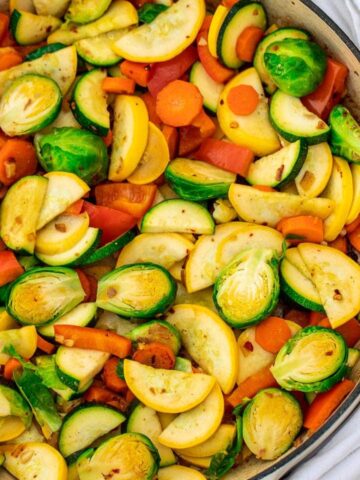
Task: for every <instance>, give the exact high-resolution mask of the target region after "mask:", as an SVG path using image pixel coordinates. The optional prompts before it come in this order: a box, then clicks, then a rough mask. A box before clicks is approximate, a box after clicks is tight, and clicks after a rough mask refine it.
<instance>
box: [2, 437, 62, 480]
mask: <svg viewBox="0 0 360 480" xmlns="http://www.w3.org/2000/svg"><path fill="white" fill-rule="evenodd" d="M4 467H5V468H6V470H7V471H8V472H10V473H11V475H14V477H15V478H17V479H18V480H30V478H31V479H36V480H50V479H51V480H67V466H66V463H65V460H64V459H63V457H62V456H61V455H60V453H59V452H58V451H57V450H56V449H55V448H54V447H51V446H50V445H48V444H47V443H37V442H29V443H23V444H21V445H17V446H16V447H14V448H13V449H10V450H9V451H6V452H5V462H4Z"/></svg>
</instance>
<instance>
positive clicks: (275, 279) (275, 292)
mask: <svg viewBox="0 0 360 480" xmlns="http://www.w3.org/2000/svg"><path fill="white" fill-rule="evenodd" d="M247 252H250V256H253V257H254V259H255V261H256V262H258V263H259V262H261V263H263V265H264V267H265V268H266V270H267V273H268V274H270V275H271V276H272V284H273V285H272V290H271V291H270V292H269V294H268V296H267V298H266V299H265V301H264V302H263V305H262V308H261V310H259V311H258V312H257V313H254V312H253V311H249V314H248V317H247V318H246V317H245V318H242V319H241V320H240V319H239V318H235V317H234V316H233V315H231V314H230V313H229V312H228V311H227V308H226V305H224V304H223V302H222V301H221V300H220V298H219V296H220V290H221V289H222V286H223V283H224V282H225V281H226V280H227V279H228V278H231V277H232V276H235V275H236V273H237V271H238V269H239V268H240V269H242V268H244V267H241V264H242V263H243V257H244V255H247ZM259 252H260V249H249V250H245V251H244V252H243V253H240V254H239V255H238V256H237V257H235V259H234V260H233V261H232V262H230V263H229V264H228V265H227V266H226V267H225V268H224V269H223V270H222V271H221V272H220V274H219V275H218V277H217V279H216V281H215V285H214V290H213V301H214V304H215V306H216V308H217V310H218V312H219V314H220V316H221V317H222V318H223V320H225V322H226V323H228V324H229V325H230V326H232V327H234V328H245V327H249V326H251V325H256V324H257V323H259V322H260V321H261V320H263V319H264V318H265V317H267V316H268V315H270V314H271V312H272V311H273V310H274V308H275V307H276V305H277V304H278V300H279V296H280V281H279V274H278V266H279V261H278V259H277V257H276V256H275V255H273V256H272V257H271V258H267V259H266V260H264V259H263V258H260V259H259V258H258V259H256V257H259ZM244 264H245V268H246V258H245V262H244ZM250 266H251V265H250ZM257 268H258V269H259V267H257ZM248 277H249V278H248V279H247V280H248V282H249V284H250V286H251V284H253V283H254V284H256V285H257V283H256V282H255V280H256V277H252V276H249V275H248ZM245 306H246V305H245V304H244V305H243V307H245Z"/></svg>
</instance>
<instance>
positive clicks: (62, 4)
mask: <svg viewBox="0 0 360 480" xmlns="http://www.w3.org/2000/svg"><path fill="white" fill-rule="evenodd" d="M32 2H33V3H34V7H35V10H36V13H37V14H38V15H53V16H54V17H58V18H61V17H62V16H63V15H64V13H65V12H66V9H67V8H68V6H69V3H70V0H32ZM20 10H21V9H20Z"/></svg>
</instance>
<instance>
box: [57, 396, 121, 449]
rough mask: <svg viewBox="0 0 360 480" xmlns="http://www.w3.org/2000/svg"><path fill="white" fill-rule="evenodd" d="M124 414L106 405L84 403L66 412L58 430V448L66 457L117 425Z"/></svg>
mask: <svg viewBox="0 0 360 480" xmlns="http://www.w3.org/2000/svg"><path fill="white" fill-rule="evenodd" d="M124 421H125V416H124V415H123V414H122V413H121V412H119V410H116V409H115V408H112V407H109V406H108V405H94V404H92V403H87V404H86V403H85V404H82V405H79V406H78V407H77V408H75V409H74V410H72V411H71V412H70V413H68V414H67V415H66V416H65V418H64V419H63V424H62V427H61V430H60V432H59V440H58V441H59V450H60V453H61V454H62V455H63V456H64V457H68V456H70V455H72V454H73V453H75V452H78V451H79V450H83V449H84V448H86V447H89V446H90V445H91V444H92V443H93V442H94V441H95V440H97V439H98V438H100V437H102V436H103V435H106V434H107V433H109V432H111V430H114V429H115V428H117V427H119V425H121V424H122V423H123V422H124Z"/></svg>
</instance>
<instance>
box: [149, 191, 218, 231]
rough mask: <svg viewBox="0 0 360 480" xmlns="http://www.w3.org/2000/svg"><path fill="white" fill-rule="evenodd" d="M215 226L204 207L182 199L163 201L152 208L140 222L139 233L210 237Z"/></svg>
mask: <svg viewBox="0 0 360 480" xmlns="http://www.w3.org/2000/svg"><path fill="white" fill-rule="evenodd" d="M214 229H215V224H214V220H213V218H212V217H211V215H210V213H209V212H208V211H207V210H206V208H205V207H203V206H202V205H199V204H198V203H195V202H189V201H187V200H182V199H177V198H175V199H173V200H165V201H163V202H160V203H158V204H157V205H155V206H154V207H152V208H151V209H150V210H149V211H148V212H147V213H146V214H145V215H144V217H143V219H142V221H141V226H140V230H141V233H170V232H175V233H194V234H198V235H200V234H204V235H211V234H212V233H213V232H214Z"/></svg>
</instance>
